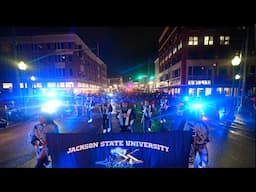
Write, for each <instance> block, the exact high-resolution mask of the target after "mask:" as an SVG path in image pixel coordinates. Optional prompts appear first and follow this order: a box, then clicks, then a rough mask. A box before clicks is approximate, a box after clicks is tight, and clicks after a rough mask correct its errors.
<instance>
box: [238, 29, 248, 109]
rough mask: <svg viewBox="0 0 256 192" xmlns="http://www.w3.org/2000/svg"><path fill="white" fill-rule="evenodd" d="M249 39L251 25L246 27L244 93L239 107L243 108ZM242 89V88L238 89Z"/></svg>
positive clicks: (243, 92) (244, 92)
mask: <svg viewBox="0 0 256 192" xmlns="http://www.w3.org/2000/svg"><path fill="white" fill-rule="evenodd" d="M248 40H249V27H247V28H246V33H245V47H244V62H243V75H242V95H241V100H240V106H239V109H240V110H241V108H242V106H243V102H244V99H245V96H246V90H245V89H246V70H247V55H248ZM238 91H240V90H238Z"/></svg>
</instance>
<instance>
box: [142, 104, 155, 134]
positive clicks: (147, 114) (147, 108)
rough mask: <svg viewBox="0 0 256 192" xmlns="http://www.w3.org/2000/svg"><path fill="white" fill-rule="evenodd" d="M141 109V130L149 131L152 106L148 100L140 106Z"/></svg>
mask: <svg viewBox="0 0 256 192" xmlns="http://www.w3.org/2000/svg"><path fill="white" fill-rule="evenodd" d="M141 110H142V118H141V123H142V124H143V131H144V132H147V131H151V126H152V120H151V117H152V112H153V107H152V105H150V104H149V101H148V100H145V101H144V104H143V105H142V107H141Z"/></svg>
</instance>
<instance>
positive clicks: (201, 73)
mask: <svg viewBox="0 0 256 192" xmlns="http://www.w3.org/2000/svg"><path fill="white" fill-rule="evenodd" d="M235 55H238V56H239V57H241V64H240V65H239V66H236V67H234V66H232V64H231V61H232V58H233V57H234V56H235ZM255 61H256V59H255V36H254V28H253V27H251V26H246V27H243V26H241V27H216V26H215V27H192V26H190V27H189V26H176V27H165V29H164V31H163V32H162V34H161V36H160V38H159V57H158V61H157V62H156V61H155V63H158V64H156V65H158V67H157V69H159V73H156V74H157V75H156V77H157V79H158V80H159V82H157V87H158V88H159V89H161V90H165V91H169V92H170V93H171V94H180V93H182V92H184V93H186V94H191V95H199V94H204V95H209V94H212V93H213V92H214V91H217V92H219V93H221V94H226V95H231V94H232V92H233V93H234V95H235V94H239V93H238V90H241V89H242V87H243V86H242V84H243V83H242V82H243V80H246V87H245V86H244V88H245V89H246V91H247V93H248V94H249V93H251V94H252V93H255V91H256V90H255V84H256V82H255V77H256V62H255ZM245 69H246V70H245ZM235 73H240V75H241V77H242V78H241V79H240V80H235V79H234V76H235Z"/></svg>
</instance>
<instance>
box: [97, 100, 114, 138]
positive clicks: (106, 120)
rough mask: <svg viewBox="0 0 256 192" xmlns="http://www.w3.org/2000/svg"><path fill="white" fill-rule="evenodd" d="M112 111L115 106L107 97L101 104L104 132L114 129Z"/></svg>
mask: <svg viewBox="0 0 256 192" xmlns="http://www.w3.org/2000/svg"><path fill="white" fill-rule="evenodd" d="M112 111H113V107H112V105H111V103H110V102H109V101H108V100H107V99H105V101H104V102H103V103H102V104H101V106H100V112H101V114H102V127H103V133H106V132H108V133H110V132H111V130H112V116H111V113H112Z"/></svg>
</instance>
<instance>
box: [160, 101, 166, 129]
mask: <svg viewBox="0 0 256 192" xmlns="http://www.w3.org/2000/svg"><path fill="white" fill-rule="evenodd" d="M167 110H168V100H167V98H165V97H162V98H161V100H160V124H161V127H164V125H165V123H166V114H167Z"/></svg>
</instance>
